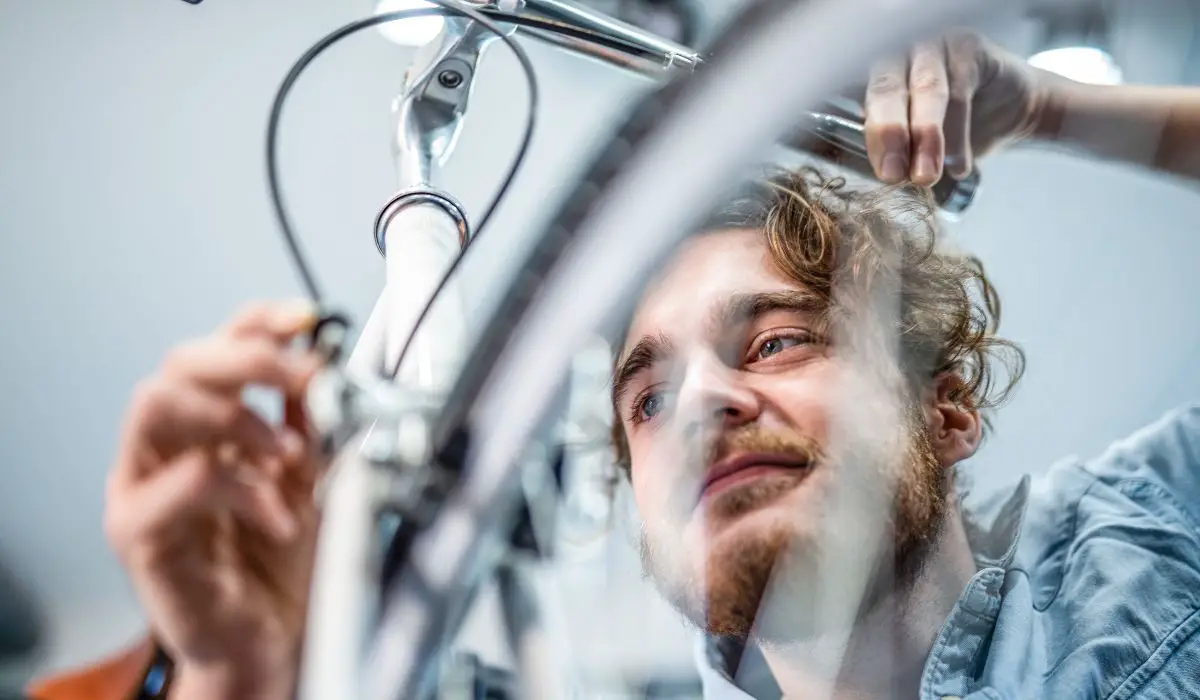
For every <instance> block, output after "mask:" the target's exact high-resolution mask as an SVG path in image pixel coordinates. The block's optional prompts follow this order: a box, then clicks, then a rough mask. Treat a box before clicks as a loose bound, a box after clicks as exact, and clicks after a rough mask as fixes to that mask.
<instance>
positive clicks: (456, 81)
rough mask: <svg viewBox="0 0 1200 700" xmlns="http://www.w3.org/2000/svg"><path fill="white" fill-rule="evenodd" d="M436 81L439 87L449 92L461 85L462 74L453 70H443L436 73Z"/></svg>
mask: <svg viewBox="0 0 1200 700" xmlns="http://www.w3.org/2000/svg"><path fill="white" fill-rule="evenodd" d="M437 79H438V84H439V85H441V86H442V87H444V88H449V89H451V90H453V89H454V88H456V87H458V86H459V85H462V83H463V77H462V73H459V72H458V71H455V70H444V71H442V72H441V73H438V77H437Z"/></svg>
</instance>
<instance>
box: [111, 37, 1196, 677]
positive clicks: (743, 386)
mask: <svg viewBox="0 0 1200 700" xmlns="http://www.w3.org/2000/svg"><path fill="white" fill-rule="evenodd" d="M866 106H867V117H868V145H869V150H870V153H871V159H872V163H873V165H874V167H875V169H876V173H877V175H878V176H879V177H880V178H881V179H883V180H885V181H887V182H892V183H900V182H903V181H905V180H910V181H912V182H913V183H914V184H915V185H918V186H921V185H928V184H931V183H933V182H935V181H936V180H937V179H938V178H939V177H940V176H941V174H942V171H943V169H947V170H949V171H950V172H951V173H953V174H956V175H962V174H965V173H966V172H968V171H969V170H970V168H971V167H973V165H972V163H973V160H974V159H975V158H976V157H978V156H980V155H982V154H984V153H986V152H987V151H988V150H989V149H991V148H993V147H995V146H996V145H997V144H1000V143H1001V142H1004V141H1009V140H1015V139H1020V138H1042V139H1057V140H1060V141H1066V142H1073V143H1075V144H1076V145H1077V146H1081V147H1085V148H1087V149H1088V150H1090V151H1092V152H1094V153H1097V154H1100V155H1103V156H1106V157H1111V158H1118V159H1123V160H1126V161H1130V162H1135V163H1139V164H1143V165H1147V166H1150V167H1154V168H1158V169H1161V170H1165V171H1169V172H1174V173H1178V174H1183V175H1187V176H1191V177H1196V176H1198V175H1200V128H1197V127H1200V97H1198V96H1197V95H1196V93H1194V92H1192V91H1181V90H1173V89H1165V88H1092V87H1086V86H1080V85H1075V84H1072V83H1068V82H1066V81H1062V80H1059V79H1055V78H1053V77H1051V76H1049V75H1046V74H1043V73H1038V72H1035V71H1033V70H1031V69H1030V68H1028V67H1027V66H1026V65H1025V64H1023V63H1022V62H1020V61H1019V60H1016V59H1014V58H1013V57H1010V56H1007V55H1005V54H1003V53H1002V52H1000V51H998V50H996V49H995V48H993V47H990V46H988V45H986V44H985V43H983V42H982V41H981V40H979V39H978V38H977V37H975V36H973V35H969V34H961V35H953V36H951V37H949V38H947V39H945V40H944V41H940V42H936V43H928V44H922V45H919V46H917V47H916V48H915V49H914V50H913V51H912V53H911V55H910V56H908V57H906V58H905V60H901V61H894V62H883V63H881V64H880V65H879V66H877V67H876V70H875V72H874V74H873V76H872V79H871V82H870V85H869V87H868V90H867V101H866ZM1113 134H1121V135H1122V136H1123V138H1122V139H1120V140H1114V139H1112V138H1111V136H1112V135H1113ZM1142 136H1146V137H1147V138H1141V137H1142ZM1147 144H1150V146H1151V147H1150V148H1145V146H1146V145H1147ZM936 237H937V230H936V227H935V226H934V225H933V224H932V223H931V222H930V220H929V218H928V205H927V203H926V200H925V199H924V198H923V196H922V194H921V191H920V190H919V188H915V187H908V188H898V189H891V190H884V191H878V192H859V193H855V192H854V191H852V190H850V189H849V188H845V187H840V186H839V185H838V184H837V183H836V182H831V181H829V180H828V179H826V178H825V177H823V176H822V175H820V174H819V173H816V172H807V171H806V172H801V173H795V174H790V175H786V176H782V177H780V178H778V179H776V180H774V181H772V182H770V183H768V185H767V186H764V187H759V188H756V189H755V190H754V191H752V192H751V193H750V194H749V196H747V197H746V198H744V199H742V200H740V201H738V202H736V203H734V204H733V205H731V206H730V207H727V208H723V209H721V210H720V211H718V212H717V214H716V216H715V217H714V219H713V221H712V222H711V225H710V227H708V230H707V231H706V232H705V233H703V234H702V235H699V236H696V237H694V238H693V239H692V240H690V241H689V242H688V243H687V244H686V245H685V246H684V247H683V248H682V250H681V251H680V253H679V256H678V257H677V259H676V260H675V261H674V262H673V263H672V264H671V265H670V266H669V267H668V268H667V270H666V271H665V273H664V275H663V276H662V277H661V278H660V279H659V280H657V281H656V282H655V283H654V284H653V285H652V286H651V288H650V289H649V290H648V291H647V294H646V296H645V297H644V298H643V299H642V301H641V303H640V304H639V306H638V308H637V311H636V313H635V314H634V316H633V319H632V321H631V323H630V326H629V329H628V332H627V334H626V338H625V340H624V344H623V347H622V348H621V350H620V352H619V356H618V358H617V371H616V377H615V382H614V387H613V390H614V391H613V402H614V409H615V411H616V414H617V420H618V422H617V425H616V426H615V427H616V434H615V437H616V441H617V448H618V454H619V456H620V457H621V463H622V465H623V466H624V468H625V469H626V471H627V474H628V476H629V479H630V483H631V485H632V490H633V493H634V496H635V499H636V502H637V504H638V509H639V513H640V515H641V517H642V520H643V522H644V535H643V540H644V547H643V550H644V555H645V557H644V558H645V561H646V565H647V568H648V570H649V572H650V573H651V574H652V575H653V577H654V580H655V582H656V584H657V585H658V586H659V588H660V589H661V590H662V591H663V592H664V594H665V595H666V596H667V597H668V598H669V599H670V600H671V601H672V602H673V603H674V604H675V605H676V606H677V607H678V608H679V609H680V610H681V611H682V612H683V613H684V614H685V615H687V616H688V617H689V618H690V619H691V620H692V621H693V622H694V623H696V624H697V625H698V626H699V627H700V628H702V629H703V630H705V631H706V633H707V636H708V637H709V638H710V639H711V640H712V649H713V650H714V654H713V658H712V662H713V663H712V665H711V666H709V665H707V664H706V665H704V666H703V667H702V668H701V673H702V675H703V676H704V677H705V681H706V693H707V694H709V695H710V696H711V697H714V698H716V697H745V696H746V694H749V695H750V696H752V697H770V696H771V695H776V696H778V695H785V696H788V697H822V698H883V697H904V698H908V697H914V696H915V697H920V698H934V697H937V698H950V697H959V696H961V697H973V698H980V699H982V698H989V699H994V698H1022V699H1025V698H1041V697H1045V698H1062V697H1072V698H1074V697H1082V698H1091V697H1106V698H1107V697H1156V698H1157V697H1163V698H1166V697H1186V696H1191V695H1194V694H1195V693H1196V692H1197V690H1198V688H1200V686H1197V685H1196V684H1197V683H1198V682H1200V680H1198V679H1196V678H1195V674H1196V669H1197V668H1200V633H1198V632H1197V630H1200V594H1198V593H1197V592H1198V591H1200V506H1197V505H1196V504H1197V503H1198V502H1200V499H1198V498H1197V495H1200V483H1198V481H1197V480H1198V479H1200V464H1196V463H1195V462H1196V460H1197V459H1198V457H1197V455H1200V438H1197V435H1198V433H1197V430H1200V413H1197V412H1195V411H1192V410H1183V411H1178V412H1175V413H1172V414H1171V415H1170V416H1168V417H1167V418H1165V419H1164V420H1163V421H1162V422H1160V423H1158V424H1156V425H1155V426H1152V427H1151V428H1149V429H1147V430H1146V431H1144V432H1142V433H1139V434H1138V435H1136V436H1134V437H1133V438H1130V439H1129V440H1126V441H1124V442H1121V443H1118V444H1117V445H1116V446H1114V448H1113V449H1112V450H1111V451H1109V452H1108V453H1107V454H1106V455H1105V456H1104V457H1102V458H1100V459H1099V460H1097V461H1095V462H1091V463H1087V464H1080V465H1071V466H1064V467H1061V468H1056V470H1054V471H1053V472H1052V473H1051V475H1050V476H1049V477H1048V478H1047V479H1046V480H1045V482H1044V483H1043V484H1042V485H1040V486H1038V487H1037V488H1036V489H1031V488H1030V486H1029V485H1028V484H1023V485H1022V486H1021V487H1020V488H1018V489H1017V491H1016V492H1015V494H1013V496H1012V497H1011V498H1008V499H1004V500H998V501H995V502H992V503H988V504H982V505H980V506H978V507H977V508H975V509H972V510H970V511H968V510H967V509H966V508H964V507H963V506H962V504H961V499H960V498H959V497H958V495H957V489H956V485H957V484H956V475H955V472H954V465H955V464H956V463H958V462H960V461H961V460H963V459H965V458H967V457H969V456H971V455H972V454H974V452H975V451H976V450H977V449H978V447H979V445H980V442H981V440H982V437H983V434H984V426H985V420H984V413H985V412H986V411H987V410H989V409H990V408H992V407H993V406H994V405H995V404H997V403H998V402H999V400H1000V399H1001V398H1002V397H1003V395H1004V393H1005V390H1006V389H1007V388H1008V385H1009V383H1010V381H1015V378H1016V377H1017V376H1018V375H1019V369H1020V363H1021V357H1020V354H1019V351H1018V350H1016V348H1015V347H1014V346H1012V345H1010V344H1007V343H1006V342H1005V341H1003V340H1002V339H1000V338H998V337H997V336H996V335H995V321H996V315H995V309H996V307H995V306H994V303H995V297H994V290H992V288H991V285H990V284H989V283H988V281H987V278H986V276H985V275H984V274H983V272H982V268H980V267H979V266H977V265H976V264H975V263H974V262H973V261H971V260H970V259H968V258H963V257H961V256H957V255H954V254H951V253H948V252H945V251H943V250H942V249H941V248H939V247H938V246H937V241H936ZM979 292H983V294H982V301H981V302H979V301H978V298H979V297H978V296H975V295H976V294H978V293H979ZM977 302H978V303H977ZM312 321H313V318H312V312H311V310H309V309H306V308H303V307H287V306H284V307H280V306H274V305H267V306H263V307H256V308H255V309H253V310H251V311H249V312H246V313H244V314H243V315H241V316H239V317H238V318H236V319H235V320H234V321H233V322H231V323H230V324H229V325H228V326H226V327H225V328H223V329H221V330H220V331H218V332H217V333H216V334H214V335H213V336H212V337H210V338H208V339H205V340H202V341H199V342H198V343H193V344H191V345H188V346H186V347H184V348H182V349H180V350H178V351H176V352H175V353H173V354H172V356H171V357H170V358H169V359H168V361H167V363H166V364H165V365H164V368H163V370H162V372H161V373H160V374H159V375H158V376H157V377H155V378H153V379H151V380H148V381H147V383H146V384H144V385H143V386H142V387H141V388H140V389H139V390H138V392H137V393H136V397H135V400H134V402H133V407H132V409H131V411H130V414H129V418H128V421H127V424H126V428H125V432H124V435H123V439H122V443H121V445H122V446H121V449H120V453H119V454H118V456H117V460H116V464H115V466H114V468H113V472H112V478H111V484H110V490H109V509H108V517H107V527H108V532H109V534H110V537H111V539H112V541H113V543H114V546H115V547H116V549H117V551H118V552H119V553H120V555H121V557H122V559H123V561H124V562H125V564H126V566H127V567H128V569H129V571H130V573H131V576H132V578H133V580H134V583H135V585H136V587H137V590H138V592H139V595H140V596H141V599H142V601H143V604H144V605H145V606H146V610H147V613H148V615H149V618H150V620H151V621H152V627H153V631H154V635H155V638H156V640H157V642H158V643H159V644H160V645H161V646H162V647H163V648H164V649H165V650H166V652H167V653H169V654H170V656H171V657H172V658H173V659H174V661H175V675H174V678H173V680H172V684H171V687H170V690H169V697H171V698H172V699H173V700H187V699H189V698H264V699H265V698H286V697H288V696H289V693H290V692H291V690H292V688H293V685H294V681H295V674H296V667H297V652H298V647H299V643H300V638H301V629H302V626H303V611H304V605H305V598H306V591H307V581H308V576H309V572H310V569H311V562H312V543H313V534H314V531H315V511H314V508H313V504H312V500H311V486H312V485H311V481H310V479H309V475H310V474H311V473H312V471H313V469H314V465H313V463H312V462H313V459H314V458H313V456H312V454H311V452H310V451H309V450H308V449H307V448H306V440H305V439H304V438H305V435H304V421H303V416H302V415H301V411H299V410H298V408H297V406H298V401H299V399H300V397H301V396H302V394H303V391H304V389H305V387H306V386H307V383H308V381H309V379H310V378H311V377H312V375H313V374H314V373H315V371H316V370H317V367H318V363H317V362H316V361H315V360H314V359H313V358H311V357H307V356H304V355H302V354H295V353H293V352H289V351H288V350H287V348H288V343H289V341H290V340H291V339H292V338H293V337H295V336H296V335H298V334H299V333H301V332H303V331H304V330H305V329H306V328H308V327H309V326H310V325H311V323H312ZM1005 359H1007V361H1008V362H1009V367H1010V368H1011V370H1015V371H1010V372H1009V373H1007V374H1001V373H999V372H998V367H1000V365H998V364H997V362H998V361H1000V362H1001V364H1003V361H1004V360H1005ZM250 383H258V384H267V385H271V386H275V387H278V388H279V389H281V390H282V391H283V393H284V394H285V395H286V396H287V397H288V399H289V406H290V407H291V408H290V410H289V412H288V419H287V420H286V421H285V424H284V425H283V426H271V425H268V424H266V423H265V422H263V421H262V420H261V419H259V418H258V417H257V416H255V415H254V414H253V413H251V412H249V411H248V410H247V409H246V408H245V407H244V406H243V404H242V403H241V399H240V394H241V390H242V389H243V388H244V387H245V386H246V385H247V384H250ZM737 686H740V689H739V688H738V687H737Z"/></svg>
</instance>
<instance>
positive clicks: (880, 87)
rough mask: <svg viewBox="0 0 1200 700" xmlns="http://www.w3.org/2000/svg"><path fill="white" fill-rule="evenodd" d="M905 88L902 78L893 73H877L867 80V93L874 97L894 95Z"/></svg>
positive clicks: (903, 91)
mask: <svg viewBox="0 0 1200 700" xmlns="http://www.w3.org/2000/svg"><path fill="white" fill-rule="evenodd" d="M906 90H907V86H906V85H905V84H904V79H903V78H901V77H900V76H899V75H896V74H895V73H877V74H875V75H873V76H871V79H870V80H869V81H868V82H867V94H868V95H873V96H875V97H896V96H900V95H903V94H904V93H905V91H906Z"/></svg>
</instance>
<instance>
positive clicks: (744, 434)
mask: <svg viewBox="0 0 1200 700" xmlns="http://www.w3.org/2000/svg"><path fill="white" fill-rule="evenodd" d="M903 424H904V425H903V426H902V428H903V429H902V430H901V431H900V432H901V435H900V437H899V441H900V442H899V444H897V443H896V442H892V443H890V446H889V449H887V450H884V451H881V450H880V449H879V448H878V446H876V447H875V448H874V449H872V448H870V447H864V446H862V445H854V444H847V445H844V446H843V449H842V450H841V451H840V453H839V454H838V455H837V456H836V457H834V456H831V455H829V454H827V453H826V452H825V451H824V450H822V449H821V446H820V445H818V444H817V443H816V442H815V441H813V440H811V439H809V438H806V437H804V436H801V435H796V434H790V433H781V432H773V431H766V430H764V429H762V428H761V427H759V426H755V425H750V426H744V427H742V428H739V429H737V430H734V431H730V432H728V433H726V434H725V435H723V436H721V438H720V439H719V440H718V441H717V443H716V444H715V445H714V446H712V448H711V449H710V450H709V454H708V455H707V456H708V457H709V458H710V459H709V460H708V461H707V462H705V463H706V464H712V463H713V462H714V461H715V460H718V459H720V458H722V457H723V456H724V455H727V454H730V453H734V452H764V453H772V454H784V455H789V456H793V457H796V458H798V460H802V461H803V462H804V463H806V464H807V465H809V466H808V467H807V468H805V469H803V470H796V471H795V472H786V471H785V472H782V473H779V474H770V475H765V476H762V477H760V478H758V479H754V480H752V481H750V482H748V483H746V484H742V485H737V486H734V487H732V488H730V489H728V490H727V491H725V492H723V493H720V494H718V495H717V496H716V497H715V498H713V499H711V501H710V502H709V503H708V504H707V508H706V509H705V510H704V513H703V517H704V518H705V519H706V521H707V522H706V528H705V531H706V533H712V532H715V531H716V529H718V528H720V527H722V526H725V527H736V526H737V523H736V522H735V521H736V520H737V519H738V518H740V517H743V516H748V515H749V514H750V513H752V512H753V511H755V510H758V509H760V508H763V507H764V506H767V505H769V504H771V503H773V502H775V501H777V500H779V499H783V498H786V497H787V496H788V494H789V493H791V492H793V491H795V490H796V489H797V488H799V487H800V482H801V481H802V480H804V479H808V478H813V477H814V476H817V477H819V478H821V479H823V480H825V481H826V482H827V483H828V482H829V481H836V484H837V485H836V487H835V488H834V489H833V490H834V491H837V492H840V493H841V494H842V496H841V497H837V498H827V499H825V500H827V501H833V503H822V504H821V508H820V510H821V511H823V512H817V513H812V514H810V515H812V516H814V517H810V518H808V523H807V524H806V525H803V526H802V525H800V524H798V519H797V521H796V522H794V521H793V520H792V519H790V518H788V517H782V518H776V519H774V520H772V521H770V522H765V523H763V524H761V526H758V527H755V528H754V529H753V530H752V531H748V532H745V533H735V534H736V535H737V536H730V537H725V538H718V537H714V536H712V535H710V534H706V536H705V537H704V540H705V542H704V544H705V547H704V550H705V551H704V553H703V557H702V559H703V561H702V562H701V563H697V562H695V561H694V560H689V559H688V557H687V552H686V551H684V550H686V549H687V548H686V547H685V546H683V543H682V542H681V541H680V539H679V537H678V533H679V531H680V530H681V529H682V528H681V527H679V526H678V524H677V525H676V527H674V528H670V530H673V534H674V535H675V536H674V537H672V536H670V535H668V534H667V532H668V531H667V530H663V529H662V528H651V529H654V530H656V531H655V532H651V531H649V530H648V529H643V531H642V537H641V553H642V563H643V567H644V569H645V571H646V572H647V573H648V574H649V575H650V577H651V578H652V579H653V581H654V582H655V584H656V586H657V587H658V589H659V591H660V592H661V593H662V594H663V595H664V596H665V597H666V598H667V600H668V601H670V602H671V603H672V604H673V605H674V606H675V607H676V609H678V610H679V611H680V612H681V613H683V615H684V616H685V617H687V618H688V619H689V620H691V622H692V623H693V624H695V625H696V626H698V627H700V628H701V629H703V630H705V631H706V632H707V633H708V634H710V635H714V636H720V637H727V638H733V639H736V640H739V641H742V642H744V641H745V640H746V639H747V638H748V637H749V636H750V633H751V631H752V630H753V631H754V632H755V633H756V635H757V636H758V637H759V638H760V639H762V640H763V641H771V640H774V641H779V642H784V641H788V640H791V639H797V638H803V637H806V636H811V635H814V634H820V633H821V632H823V631H826V630H825V629H824V628H825V625H824V624H823V623H822V619H823V618H828V610H827V608H828V607H829V606H828V599H829V597H830V593H829V591H831V590H834V589H842V590H838V591H837V592H836V594H835V596H836V595H841V594H844V593H845V591H848V590H852V589H853V588H854V585H855V582H853V581H851V582H846V581H845V580H844V579H845V578H858V579H862V578H865V579H866V580H865V584H860V585H863V587H862V588H861V595H860V597H859V599H858V600H857V603H856V607H857V614H858V615H863V614H866V613H867V612H869V611H870V610H871V609H873V608H875V607H876V606H877V605H878V604H879V603H880V602H881V601H882V600H883V599H884V598H886V597H887V596H889V595H892V594H894V593H896V592H900V591H903V590H905V589H907V588H909V587H910V586H911V585H912V583H913V581H915V580H916V579H917V577H918V576H919V575H920V572H921V570H922V567H923V564H924V562H925V561H926V560H927V559H928V556H929V553H930V551H931V549H932V548H933V546H934V545H935V544H936V542H937V541H938V539H939V536H940V534H941V529H942V525H943V523H944V521H945V518H946V513H947V511H948V507H949V506H948V504H949V501H950V498H949V493H950V489H951V480H950V479H949V478H948V477H947V474H946V472H945V470H944V469H943V468H942V467H941V466H940V464H939V462H938V460H937V458H936V456H935V455H934V452H933V448H932V445H931V444H930V441H929V437H928V433H927V428H926V426H925V423H924V420H923V418H922V417H921V415H920V412H919V409H911V410H909V411H907V412H906V413H905V418H904V420H903ZM881 452H882V453H881ZM821 472H824V473H821ZM828 495H829V494H826V496H828ZM871 504H874V509H875V510H877V511H878V510H880V509H887V510H889V511H890V512H888V513H886V514H884V515H882V516H881V514H879V513H870V514H867V515H869V516H870V517H865V518H860V517H858V515H857V514H856V513H855V512H854V511H856V510H860V509H864V508H865V509H870V508H871V507H872V505H871ZM686 505H687V509H688V510H691V508H694V507H695V502H694V501H691V502H689V503H688V504H686ZM839 506H840V508H839ZM684 507H685V504H684V503H683V502H682V501H680V502H678V503H676V504H673V507H672V508H671V509H670V510H671V512H674V513H675V514H676V515H677V516H678V515H679V514H680V513H683V512H684V511H683V508H684ZM847 510H848V511H850V512H849V513H847V512H845V511H847ZM839 511H840V512H839ZM831 515H835V516H838V520H837V522H834V518H831V517H830V516H831ZM872 518H877V519H878V528H877V529H872V528H871V527H870V526H869V525H868V526H867V527H865V528H864V527H858V526H859V525H860V524H861V523H863V522H869V521H870V520H871V519H872ZM682 522H686V520H682V519H678V520H677V523H682ZM747 529H748V528H747ZM668 542H673V543H674V544H673V545H671V544H668ZM856 558H858V559H860V561H855V560H856ZM864 558H869V559H870V561H861V559H864ZM847 562H851V564H850V565H849V566H848V567H847ZM855 564H859V565H861V566H859V567H858V569H857V572H858V573H849V572H850V571H854V570H855ZM863 566H865V567H866V569H864V568H863ZM767 599H770V600H771V602H772V606H771V609H770V612H769V613H768V614H765V615H763V616H762V617H761V618H760V611H761V610H762V608H763V605H764V601H765V600H767ZM775 603H779V605H775ZM781 611H782V612H781ZM764 619H765V620H766V622H767V624H763V623H764ZM756 623H757V624H756Z"/></svg>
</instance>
